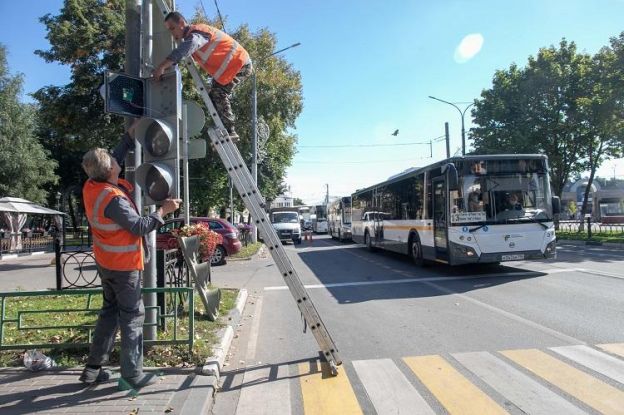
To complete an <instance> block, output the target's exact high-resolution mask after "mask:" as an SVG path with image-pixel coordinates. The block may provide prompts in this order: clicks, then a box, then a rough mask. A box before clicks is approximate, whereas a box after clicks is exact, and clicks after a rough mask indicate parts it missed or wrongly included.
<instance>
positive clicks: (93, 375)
mask: <svg viewBox="0 0 624 415" xmlns="http://www.w3.org/2000/svg"><path fill="white" fill-rule="evenodd" d="M119 377H120V376H119V374H118V373H113V372H112V371H110V370H109V369H104V368H99V369H98V368H93V367H85V368H84V370H83V371H82V374H81V375H80V377H79V378H78V380H80V381H81V382H82V383H86V384H87V385H91V384H93V383H104V382H110V381H112V380H117V379H119Z"/></svg>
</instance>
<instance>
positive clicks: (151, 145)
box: [145, 122, 171, 157]
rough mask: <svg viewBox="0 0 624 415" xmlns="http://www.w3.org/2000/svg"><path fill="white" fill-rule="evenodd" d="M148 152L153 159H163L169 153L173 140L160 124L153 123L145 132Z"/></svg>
mask: <svg viewBox="0 0 624 415" xmlns="http://www.w3.org/2000/svg"><path fill="white" fill-rule="evenodd" d="M145 137H146V139H145V146H146V147H147V148H146V150H147V151H148V152H149V153H150V154H151V155H152V156H153V157H162V156H164V155H166V154H167V153H168V152H169V148H170V147H171V140H170V139H169V136H168V135H167V133H166V132H165V131H163V129H162V128H161V126H160V124H158V123H157V122H153V123H152V124H151V125H150V126H149V127H148V128H147V130H146V131H145Z"/></svg>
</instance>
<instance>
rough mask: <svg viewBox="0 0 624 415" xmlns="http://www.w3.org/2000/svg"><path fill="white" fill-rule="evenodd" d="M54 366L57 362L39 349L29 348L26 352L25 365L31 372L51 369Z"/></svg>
mask: <svg viewBox="0 0 624 415" xmlns="http://www.w3.org/2000/svg"><path fill="white" fill-rule="evenodd" d="M54 366H56V362H55V361H54V360H52V358H50V357H48V356H46V355H44V354H43V353H41V352H40V351H39V350H28V351H27V352H26V353H24V367H25V368H26V369H28V370H30V371H31V372H38V371H40V370H46V369H50V368H51V367H54Z"/></svg>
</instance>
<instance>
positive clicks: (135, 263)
mask: <svg viewBox="0 0 624 415" xmlns="http://www.w3.org/2000/svg"><path fill="white" fill-rule="evenodd" d="M119 185H120V186H115V185H113V184H111V183H108V182H96V181H95V180H91V179H89V180H87V182H86V183H85V185H84V187H83V188H82V198H83V200H84V204H85V210H86V212H87V218H88V219H89V224H90V225H91V233H92V234H93V253H94V254H95V261H96V262H97V263H98V264H99V265H100V266H101V267H103V268H106V269H109V270H113V271H135V270H140V271H142V270H143V241H142V238H141V237H140V236H137V235H134V234H132V233H131V232H130V231H127V230H125V229H123V228H122V227H121V226H119V225H118V224H117V223H115V222H114V221H112V220H111V219H109V218H107V217H106V216H104V210H105V209H106V206H108V203H109V202H110V201H111V200H112V199H113V198H115V197H122V198H124V199H126V200H128V201H129V202H130V204H132V206H134V208H135V209H136V205H135V204H134V201H133V200H132V199H131V198H130V196H129V195H128V193H126V191H124V190H123V188H126V190H127V191H128V192H132V185H131V184H130V183H129V182H128V181H126V180H124V179H119ZM137 213H138V210H137Z"/></svg>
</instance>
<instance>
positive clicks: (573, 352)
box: [550, 346, 624, 384]
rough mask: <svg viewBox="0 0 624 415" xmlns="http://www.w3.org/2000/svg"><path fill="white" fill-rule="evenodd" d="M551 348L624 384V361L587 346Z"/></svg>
mask: <svg viewBox="0 0 624 415" xmlns="http://www.w3.org/2000/svg"><path fill="white" fill-rule="evenodd" d="M550 350H552V351H553V352H556V353H558V354H560V355H562V356H564V357H567V358H568V359H570V360H572V361H575V362H576V363H579V364H581V365H583V366H585V367H588V368H590V369H591V370H593V371H595V372H598V373H601V374H603V375H605V376H607V377H609V378H611V379H613V380H616V381H618V382H620V383H622V384H624V361H623V360H620V359H617V358H615V357H612V356H609V355H608V354H606V353H602V352H599V351H598V350H594V349H592V348H591V347H587V346H561V347H551V348H550Z"/></svg>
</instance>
